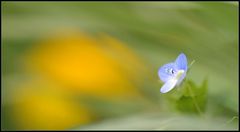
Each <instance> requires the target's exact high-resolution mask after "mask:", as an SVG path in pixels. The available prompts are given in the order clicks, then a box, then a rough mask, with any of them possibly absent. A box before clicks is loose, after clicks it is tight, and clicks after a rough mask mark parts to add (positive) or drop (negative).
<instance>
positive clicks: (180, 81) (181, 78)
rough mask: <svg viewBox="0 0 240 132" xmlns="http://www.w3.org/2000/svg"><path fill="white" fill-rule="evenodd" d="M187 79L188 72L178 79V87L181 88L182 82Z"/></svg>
mask: <svg viewBox="0 0 240 132" xmlns="http://www.w3.org/2000/svg"><path fill="white" fill-rule="evenodd" d="M185 77H186V72H184V73H183V75H182V76H181V77H180V78H179V79H178V81H177V86H179V85H180V84H181V83H182V81H183V79H184V78H185Z"/></svg>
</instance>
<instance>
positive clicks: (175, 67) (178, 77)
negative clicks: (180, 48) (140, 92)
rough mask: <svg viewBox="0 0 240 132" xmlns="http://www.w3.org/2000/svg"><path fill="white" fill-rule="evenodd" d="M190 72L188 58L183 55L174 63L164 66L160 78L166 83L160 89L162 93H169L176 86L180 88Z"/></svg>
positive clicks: (159, 73)
mask: <svg viewBox="0 0 240 132" xmlns="http://www.w3.org/2000/svg"><path fill="white" fill-rule="evenodd" d="M187 70H188V63H187V57H186V55H185V54H184V53H181V54H180V55H179V56H178V57H177V59H176V60H175V61H174V62H171V63H168V64H165V65H163V66H162V67H161V68H160V69H159V71H158V76H159V77H160V79H161V80H162V81H163V82H164V83H165V84H164V85H163V86H162V88H161V89H160V92H161V93H167V92H169V91H170V90H172V89H173V88H174V87H175V86H179V85H180V84H181V82H182V81H183V79H184V78H185V76H186V73H187Z"/></svg>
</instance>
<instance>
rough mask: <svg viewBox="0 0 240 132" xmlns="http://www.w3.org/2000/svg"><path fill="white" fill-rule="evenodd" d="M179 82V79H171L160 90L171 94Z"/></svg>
mask: <svg viewBox="0 0 240 132" xmlns="http://www.w3.org/2000/svg"><path fill="white" fill-rule="evenodd" d="M177 82H178V80H177V79H170V80H168V81H167V82H166V83H165V84H164V85H163V86H162V88H161V89H160V92H161V93H166V92H169V91H170V90H172V89H173V88H174V87H175V86H176V84H177Z"/></svg>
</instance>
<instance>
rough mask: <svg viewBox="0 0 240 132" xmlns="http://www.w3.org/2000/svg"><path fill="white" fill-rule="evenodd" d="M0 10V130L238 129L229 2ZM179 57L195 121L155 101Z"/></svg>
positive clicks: (234, 11)
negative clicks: (198, 100)
mask: <svg viewBox="0 0 240 132" xmlns="http://www.w3.org/2000/svg"><path fill="white" fill-rule="evenodd" d="M1 4H2V45H1V49H2V54H1V55H2V69H1V70H2V95H1V97H2V102H1V107H2V111H1V115H2V116H1V125H2V128H1V129H2V130H49V129H50V130H52V129H53V130H64V129H67V130H69V129H79V130H80V129H85V130H88V129H153V130H175V129H181V130H187V129H191V130H197V129H204V130H210V129H215V130H228V129H231V130H237V129H238V96H239V95H238V72H239V71H238V52H239V51H238V42H239V40H238V36H239V33H238V28H239V27H238V22H239V21H238V20H239V18H238V16H239V14H238V10H239V9H238V3H237V2H114V3H113V2H101V3H100V2H2V3H1ZM181 52H184V53H185V54H186V55H187V57H188V61H189V62H191V61H192V60H195V63H194V65H193V66H192V68H191V72H189V73H188V75H187V79H189V80H191V81H192V82H194V83H195V85H197V86H201V85H202V82H203V80H207V89H208V92H207V103H206V106H207V107H206V111H205V112H204V117H201V116H199V115H194V114H188V113H186V112H185V113H181V112H179V111H177V110H174V108H173V109H172V107H171V104H169V103H171V102H168V101H167V100H166V96H165V95H163V94H161V93H160V92H159V89H160V88H161V86H162V83H161V82H160V80H159V77H158V75H157V72H158V69H159V68H160V66H162V65H163V64H165V63H168V62H170V61H173V60H175V58H176V57H177V56H178V55H179V53H181ZM173 92H177V90H173Z"/></svg>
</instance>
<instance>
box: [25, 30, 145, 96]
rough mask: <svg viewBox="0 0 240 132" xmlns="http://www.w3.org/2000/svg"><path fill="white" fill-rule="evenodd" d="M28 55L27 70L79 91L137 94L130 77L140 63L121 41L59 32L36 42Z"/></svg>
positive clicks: (84, 93) (89, 93) (134, 75)
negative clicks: (38, 42)
mask: <svg viewBox="0 0 240 132" xmlns="http://www.w3.org/2000/svg"><path fill="white" fill-rule="evenodd" d="M28 56H29V57H30V59H29V64H30V65H29V66H30V67H29V69H32V70H34V71H38V72H39V73H40V74H42V75H44V76H45V77H48V78H49V79H51V80H54V81H55V82H57V83H59V84H61V85H64V86H65V88H68V89H71V90H74V91H78V93H80V94H83V95H87V96H89V95H90V96H98V97H99V96H100V97H114V98H116V97H117V96H118V97H120V96H136V95H138V92H137V89H136V86H135V84H134V83H133V82H134V81H132V80H134V79H136V78H138V77H139V74H138V72H140V71H139V70H140V69H141V68H140V67H141V64H140V62H139V61H138V59H137V57H136V56H135V55H134V54H133V53H132V52H131V50H130V49H129V48H127V47H126V46H124V44H123V43H120V42H119V41H117V40H116V39H114V38H111V37H109V36H107V35H104V36H103V37H101V38H98V39H96V38H93V37H90V36H87V35H86V34H82V33H75V32H74V33H70V34H64V33H62V34H60V35H55V36H52V37H51V38H50V37H49V39H46V40H44V41H43V42H41V43H40V44H38V45H37V46H36V47H35V48H34V49H33V50H32V53H30V54H28Z"/></svg>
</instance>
